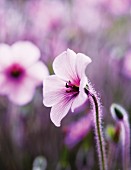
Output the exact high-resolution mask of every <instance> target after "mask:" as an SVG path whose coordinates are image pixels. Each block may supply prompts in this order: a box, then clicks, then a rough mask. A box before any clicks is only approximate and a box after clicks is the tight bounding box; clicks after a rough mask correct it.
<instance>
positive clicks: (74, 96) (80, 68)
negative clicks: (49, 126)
mask: <svg viewBox="0 0 131 170" xmlns="http://www.w3.org/2000/svg"><path fill="white" fill-rule="evenodd" d="M90 62H91V59H90V58H89V57H88V56H86V55H84V54H82V53H78V54H76V53H75V52H74V51H72V50H70V49H67V51H64V52H63V53H61V54H60V55H59V56H57V57H56V58H55V60H54V62H53V70H54V72H55V74H56V75H52V76H48V77H47V78H45V80H44V86H43V96H44V99H43V103H44V105H45V106H48V107H52V109H51V113H50V118H51V120H52V122H53V123H54V124H55V125H56V126H60V122H61V120H62V119H63V118H64V117H65V116H66V114H67V113H68V111H69V110H70V108H71V110H72V112H73V111H74V109H76V108H77V107H79V106H81V105H82V104H84V103H85V101H86V99H87V95H86V94H85V92H84V87H85V86H86V84H88V80H87V77H86V75H85V69H86V66H87V65H88V64H89V63H90Z"/></svg>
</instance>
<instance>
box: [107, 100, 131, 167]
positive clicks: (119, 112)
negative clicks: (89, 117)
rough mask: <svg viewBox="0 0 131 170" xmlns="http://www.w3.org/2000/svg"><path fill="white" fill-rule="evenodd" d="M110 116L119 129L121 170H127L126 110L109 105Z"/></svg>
mask: <svg viewBox="0 0 131 170" xmlns="http://www.w3.org/2000/svg"><path fill="white" fill-rule="evenodd" d="M110 110H111V114H112V117H113V118H114V120H115V121H116V122H117V123H118V124H119V125H120V128H121V143H122V159H123V170H129V167H130V125H129V120H128V115H127V112H126V110H125V109H124V108H123V107H122V106H120V105H118V104H115V103H114V104H112V105H111V109H110Z"/></svg>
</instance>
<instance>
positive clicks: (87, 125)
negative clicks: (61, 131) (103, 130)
mask: <svg viewBox="0 0 131 170" xmlns="http://www.w3.org/2000/svg"><path fill="white" fill-rule="evenodd" d="M92 125H93V119H92V113H89V114H88V115H86V116H84V117H82V118H81V119H79V120H78V121H77V122H74V123H72V124H70V125H69V126H68V127H67V129H66V131H67V133H66V137H65V144H66V145H67V147H68V148H73V147H74V146H75V145H76V144H78V143H79V142H80V141H81V140H82V139H83V138H84V137H85V136H86V135H87V134H88V132H90V129H91V127H92Z"/></svg>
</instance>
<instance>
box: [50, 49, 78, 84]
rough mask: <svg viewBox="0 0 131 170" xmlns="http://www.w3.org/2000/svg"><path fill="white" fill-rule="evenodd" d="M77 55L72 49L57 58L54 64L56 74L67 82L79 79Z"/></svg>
mask: <svg viewBox="0 0 131 170" xmlns="http://www.w3.org/2000/svg"><path fill="white" fill-rule="evenodd" d="M75 67H76V53H75V52H74V51H72V50H70V49H67V51H64V52H63V53H61V54H60V55H59V56H57V57H56V58H55V60H54V62H53V70H54V72H55V74H56V75H57V76H58V77H60V78H61V79H63V80H65V81H69V80H70V81H72V82H74V80H75V79H77V74H76V70H75Z"/></svg>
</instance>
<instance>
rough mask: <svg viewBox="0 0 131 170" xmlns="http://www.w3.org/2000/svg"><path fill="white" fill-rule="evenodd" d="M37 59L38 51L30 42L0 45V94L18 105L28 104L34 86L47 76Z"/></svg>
mask: <svg viewBox="0 0 131 170" xmlns="http://www.w3.org/2000/svg"><path fill="white" fill-rule="evenodd" d="M39 58H40V50H39V49H38V48H37V47H36V46H35V45H34V44H32V43H31V42H28V41H19V42H16V43H14V44H13V45H12V46H9V45H7V44H0V94H2V95H7V96H8V98H9V99H10V100H11V101H12V102H13V103H15V104H18V105H24V104H27V103H28V102H30V101H31V99H32V98H33V95H34V92H35V88H36V86H37V85H39V84H40V83H42V80H43V79H44V78H45V76H47V75H48V69H47V67H46V66H45V64H44V63H42V62H40V61H38V60H39Z"/></svg>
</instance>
